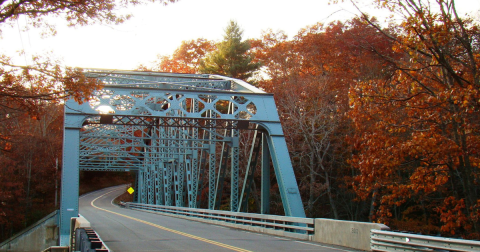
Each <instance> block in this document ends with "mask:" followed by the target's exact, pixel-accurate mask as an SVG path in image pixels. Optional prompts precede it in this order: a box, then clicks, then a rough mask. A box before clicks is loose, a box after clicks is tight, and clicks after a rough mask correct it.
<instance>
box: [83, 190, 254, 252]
mask: <svg viewBox="0 0 480 252" xmlns="http://www.w3.org/2000/svg"><path fill="white" fill-rule="evenodd" d="M114 191H115V190H113V191H110V192H107V193H105V194H102V195H100V196H98V197H97V198H95V199H94V200H92V202H91V203H90V205H92V207H94V208H96V209H98V210H102V211H105V212H108V213H112V214H115V215H118V216H122V217H125V218H127V219H131V220H134V221H138V222H141V223H144V224H146V225H149V226H152V227H156V228H158V229H161V230H165V231H168V232H171V233H174V234H178V235H182V236H185V237H188V238H192V239H195V240H198V241H203V242H206V243H210V244H213V245H217V246H219V247H222V248H227V249H231V250H233V251H238V252H252V251H250V250H246V249H242V248H238V247H235V246H231V245H228V244H225V243H221V242H216V241H212V240H209V239H205V238H202V237H199V236H196V235H191V234H187V233H184V232H181V231H178V230H174V229H171V228H167V227H164V226H160V225H157V224H154V223H151V222H148V221H144V220H140V219H137V218H133V217H130V216H128V215H124V214H120V213H117V212H113V211H110V210H107V209H103V208H100V207H97V206H95V204H94V202H95V201H96V200H97V199H99V198H101V197H103V196H105V195H107V194H109V193H112V192H114Z"/></svg>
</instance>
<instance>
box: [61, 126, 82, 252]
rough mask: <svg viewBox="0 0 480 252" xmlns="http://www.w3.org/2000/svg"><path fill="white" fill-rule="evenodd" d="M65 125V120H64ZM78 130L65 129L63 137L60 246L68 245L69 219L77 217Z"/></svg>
mask: <svg viewBox="0 0 480 252" xmlns="http://www.w3.org/2000/svg"><path fill="white" fill-rule="evenodd" d="M65 125H67V120H65ZM79 148H80V129H78V128H65V131H64V136H63V166H62V167H63V168H62V187H61V188H62V193H61V199H60V246H68V245H69V243H70V219H71V218H72V217H77V216H78V185H79V167H78V165H79V151H80V150H79Z"/></svg>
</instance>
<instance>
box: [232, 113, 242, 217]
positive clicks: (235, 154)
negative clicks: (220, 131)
mask: <svg viewBox="0 0 480 252" xmlns="http://www.w3.org/2000/svg"><path fill="white" fill-rule="evenodd" d="M235 124H237V122H235ZM234 126H236V125H234ZM239 137H240V131H239V130H238V129H233V130H232V150H231V151H232V153H231V158H230V161H231V164H230V165H231V173H230V175H231V182H230V184H231V191H230V211H233V212H236V211H237V210H238V176H239V166H240V164H239V160H238V158H239V154H240V153H239V152H240V143H239Z"/></svg>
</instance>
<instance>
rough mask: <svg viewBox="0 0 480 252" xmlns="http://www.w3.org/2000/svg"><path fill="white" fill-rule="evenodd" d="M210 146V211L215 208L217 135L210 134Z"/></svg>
mask: <svg viewBox="0 0 480 252" xmlns="http://www.w3.org/2000/svg"><path fill="white" fill-rule="evenodd" d="M209 137H210V140H211V141H210V144H209V147H210V148H209V151H208V209H211V210H213V209H214V208H215V167H216V160H215V147H216V146H215V141H214V140H215V135H214V134H213V133H212V132H210V136H209Z"/></svg>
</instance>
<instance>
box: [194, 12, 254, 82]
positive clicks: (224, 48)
mask: <svg viewBox="0 0 480 252" xmlns="http://www.w3.org/2000/svg"><path fill="white" fill-rule="evenodd" d="M242 35H243V31H242V30H241V29H240V27H239V26H238V24H237V23H236V22H235V21H230V24H229V25H228V26H227V28H225V35H224V36H223V41H222V42H220V43H218V45H217V50H216V51H214V52H212V53H210V54H209V55H208V56H207V57H206V59H205V60H202V61H201V62H200V68H199V71H200V72H201V73H210V74H220V75H224V76H229V77H233V78H237V79H243V80H246V79H248V78H250V77H252V75H253V72H255V71H256V70H257V69H258V68H259V67H260V63H258V62H255V63H254V62H253V57H252V55H251V54H249V49H250V43H249V42H248V41H242Z"/></svg>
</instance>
